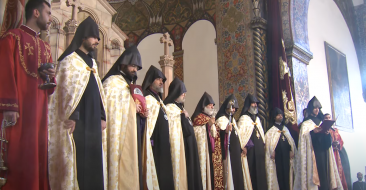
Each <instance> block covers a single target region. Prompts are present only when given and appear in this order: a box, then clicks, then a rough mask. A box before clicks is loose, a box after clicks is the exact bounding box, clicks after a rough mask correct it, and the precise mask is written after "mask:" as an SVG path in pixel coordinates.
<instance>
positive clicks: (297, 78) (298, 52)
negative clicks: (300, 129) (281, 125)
mask: <svg viewBox="0 0 366 190" xmlns="http://www.w3.org/2000/svg"><path fill="white" fill-rule="evenodd" d="M286 55H287V62H288V64H289V67H290V68H291V70H292V72H291V73H292V80H293V84H292V86H293V87H294V95H295V102H296V111H297V123H301V122H302V119H303V113H302V110H303V109H305V108H306V107H307V104H308V101H309V100H310V97H309V96H310V95H309V82H308V68H307V66H308V65H309V62H310V60H311V59H312V58H313V54H312V53H311V52H309V51H307V50H305V49H304V48H303V47H301V46H299V45H297V44H294V45H292V46H290V47H286Z"/></svg>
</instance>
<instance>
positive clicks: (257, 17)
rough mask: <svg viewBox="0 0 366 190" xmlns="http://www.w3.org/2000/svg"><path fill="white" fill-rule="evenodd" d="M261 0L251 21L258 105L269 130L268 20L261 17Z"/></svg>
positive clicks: (261, 118)
mask: <svg viewBox="0 0 366 190" xmlns="http://www.w3.org/2000/svg"><path fill="white" fill-rule="evenodd" d="M259 8H260V3H259V0H254V1H253V11H254V18H253V19H252V21H251V25H252V28H253V45H254V63H255V80H256V91H257V98H258V101H259V105H258V116H259V118H260V120H261V122H262V126H263V129H264V131H267V128H268V127H269V126H268V122H267V119H268V116H269V112H268V101H267V95H268V89H267V86H268V85H267V82H268V81H267V80H266V79H267V78H268V77H267V76H268V73H267V72H266V70H267V69H266V67H267V63H266V61H265V60H264V57H265V55H266V52H265V50H266V49H267V48H266V47H265V44H266V42H265V39H266V29H267V21H266V20H265V19H263V18H262V17H261V14H260V13H261V11H260V9H259Z"/></svg>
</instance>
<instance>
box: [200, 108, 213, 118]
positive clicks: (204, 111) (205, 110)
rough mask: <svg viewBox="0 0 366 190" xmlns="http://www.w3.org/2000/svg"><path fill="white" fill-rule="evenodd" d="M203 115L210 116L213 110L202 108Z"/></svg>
mask: <svg viewBox="0 0 366 190" xmlns="http://www.w3.org/2000/svg"><path fill="white" fill-rule="evenodd" d="M203 113H205V114H207V115H209V116H211V115H212V114H213V113H214V109H211V108H207V107H204V108H203Z"/></svg>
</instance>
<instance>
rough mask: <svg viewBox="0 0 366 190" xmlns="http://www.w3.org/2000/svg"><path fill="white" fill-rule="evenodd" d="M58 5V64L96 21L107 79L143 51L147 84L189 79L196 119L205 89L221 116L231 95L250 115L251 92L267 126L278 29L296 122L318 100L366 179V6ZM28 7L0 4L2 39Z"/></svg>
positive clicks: (196, 1)
mask: <svg viewBox="0 0 366 190" xmlns="http://www.w3.org/2000/svg"><path fill="white" fill-rule="evenodd" d="M271 1H272V2H271ZM9 2H13V3H9ZM49 2H50V4H51V9H52V24H51V26H50V28H49V30H48V31H42V32H41V37H42V38H43V39H44V40H45V41H47V42H49V43H50V45H51V50H52V59H53V60H57V59H58V57H59V56H60V55H61V54H62V53H63V51H64V50H65V48H66V47H67V46H68V45H69V44H70V42H71V40H72V38H73V35H74V33H75V30H76V28H77V23H80V22H81V21H83V20H84V19H86V18H87V17H89V16H90V17H91V18H92V19H93V20H94V21H95V22H96V23H97V24H98V26H99V35H100V41H99V46H98V47H97V50H96V52H95V54H94V56H95V57H94V58H95V59H96V61H97V64H98V70H99V74H100V78H103V76H104V75H105V74H106V73H107V72H108V70H109V69H110V68H111V67H112V65H113V64H114V62H115V61H116V60H117V59H118V57H119V56H120V55H121V54H122V53H123V51H124V50H125V49H126V48H128V47H131V46H133V45H136V46H137V48H138V49H139V51H140V53H141V58H142V64H143V68H142V69H141V70H140V71H138V72H137V75H138V80H137V84H139V85H141V84H142V81H143V79H144V76H145V73H146V71H147V69H148V68H149V67H150V65H154V66H156V67H157V68H161V69H162V71H163V72H164V73H165V75H166V76H167V78H168V79H167V83H166V84H165V86H164V92H165V93H164V95H165V96H166V93H167V88H168V86H169V82H171V81H172V80H173V78H174V77H177V78H179V79H181V80H182V81H183V82H184V83H185V85H186V88H187V98H186V103H185V108H186V110H187V111H188V113H189V114H192V113H193V111H194V109H195V107H196V105H197V102H198V101H199V98H200V97H201V96H202V94H203V93H204V92H205V91H206V92H208V93H210V94H211V95H212V97H213V99H214V101H215V102H216V105H215V108H216V109H217V110H218V108H219V106H220V105H221V103H223V101H224V100H225V98H226V97H227V96H229V95H231V94H234V95H235V96H236V98H237V100H238V103H239V107H240V109H241V108H242V106H243V104H244V99H245V97H246V96H247V94H248V93H250V94H254V95H256V96H257V97H258V99H259V101H260V105H261V107H259V109H260V111H262V112H261V113H262V117H261V119H262V122H263V123H264V124H263V126H266V125H267V124H266V118H267V117H268V116H269V112H270V110H271V109H272V104H271V101H270V96H271V90H272V86H271V76H272V75H273V68H271V63H272V60H273V59H275V60H278V57H275V58H273V56H269V55H270V53H271V52H270V51H272V48H271V47H269V43H268V42H269V36H271V35H272V34H273V28H274V26H273V25H274V24H277V25H276V26H277V27H278V28H281V32H282V33H281V34H280V35H281V36H282V43H283V45H284V48H285V57H286V60H287V65H288V67H287V69H288V71H287V72H288V73H289V77H290V83H291V84H290V86H291V87H290V92H291V93H292V94H293V105H294V106H295V107H293V108H292V110H295V111H296V113H294V118H295V120H294V121H293V122H294V123H297V124H299V123H301V122H302V120H303V118H304V116H303V109H304V108H306V106H307V103H308V101H309V100H310V99H311V98H312V97H313V96H316V97H317V98H318V99H319V100H320V102H322V106H323V107H322V110H323V112H324V113H330V114H331V115H333V117H334V118H337V119H338V120H337V122H336V127H337V128H338V129H339V130H340V134H341V135H342V138H343V141H344V147H346V149H347V153H348V157H349V162H350V168H351V177H352V181H356V180H357V176H356V173H357V172H363V173H364V174H365V173H366V138H365V137H364V135H365V134H366V126H365V124H362V123H363V122H364V121H363V119H364V117H365V115H366V35H365V33H366V0H279V1H273V0H49ZM273 2H275V3H278V8H279V10H278V15H279V17H278V19H277V20H276V22H273V19H272V17H271V16H272V15H271V14H272V13H273V11H271V9H272V8H273V7H272V5H273ZM26 3H27V0H13V1H12V0H3V1H1V2H0V27H1V28H0V29H1V30H0V35H1V34H3V33H4V31H6V30H7V29H8V28H11V27H13V26H15V25H17V24H18V23H17V22H18V21H19V20H23V22H24V19H20V18H19V15H22V14H21V12H22V10H24V5H25V4H26ZM23 16H24V15H23ZM271 19H272V21H271ZM279 26H280V27H279ZM283 59H284V58H283ZM277 70H278V69H277ZM291 89H292V90H291ZM285 96H286V95H285ZM289 101H291V100H289ZM290 111H291V110H290ZM237 113H240V110H239V111H238V112H237ZM264 128H266V127H264ZM267 128H268V127H267Z"/></svg>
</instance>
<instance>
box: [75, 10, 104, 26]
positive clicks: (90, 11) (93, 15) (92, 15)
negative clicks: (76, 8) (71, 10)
mask: <svg viewBox="0 0 366 190" xmlns="http://www.w3.org/2000/svg"><path fill="white" fill-rule="evenodd" d="M81 12H86V13H88V14H89V16H90V17H91V18H92V19H93V20H94V21H95V22H96V23H97V24H98V25H100V21H99V17H98V15H97V14H96V13H95V12H94V11H93V10H92V9H90V8H88V7H84V8H83V10H81V11H80V12H79V13H81Z"/></svg>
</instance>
